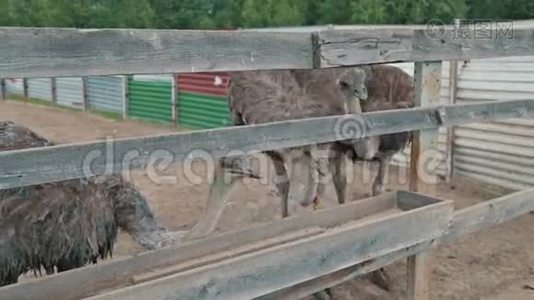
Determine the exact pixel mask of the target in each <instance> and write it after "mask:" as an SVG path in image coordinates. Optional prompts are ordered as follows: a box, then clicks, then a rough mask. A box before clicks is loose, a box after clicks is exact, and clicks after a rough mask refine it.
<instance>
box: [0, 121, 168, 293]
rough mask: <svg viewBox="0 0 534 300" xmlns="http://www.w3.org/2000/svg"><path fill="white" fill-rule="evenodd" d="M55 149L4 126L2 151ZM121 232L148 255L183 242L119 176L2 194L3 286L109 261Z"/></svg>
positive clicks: (0, 127)
mask: <svg viewBox="0 0 534 300" xmlns="http://www.w3.org/2000/svg"><path fill="white" fill-rule="evenodd" d="M51 145H53V143H52V142H50V141H48V140H46V139H45V138H42V137H40V136H38V135H37V134H36V133H34V132H32V131H31V130H29V129H27V128H25V127H22V126H19V125H17V124H15V123H13V122H0V151H8V150H17V149H26V148H32V147H46V146H51ZM119 228H120V229H122V230H124V231H125V232H128V233H129V234H130V235H131V236H132V237H133V238H134V239H135V240H136V241H137V242H138V243H139V244H140V245H141V246H143V247H144V248H145V249H147V250H151V249H156V248H159V247H162V246H165V245H169V244H172V243H175V242H177V241H178V235H177V234H176V233H171V232H169V231H167V230H166V229H165V228H164V227H163V226H161V225H160V224H159V223H158V222H157V221H156V219H155V218H154V215H153V213H152V211H151V210H150V208H149V206H148V203H147V201H146V199H145V198H144V197H143V196H142V195H141V194H140V193H139V192H138V191H137V190H136V189H135V187H134V186H133V185H131V184H129V183H127V182H125V181H124V180H123V179H122V177H121V176H118V175H117V176H115V175H114V176H96V177H92V178H88V179H86V180H68V181H62V182H56V183H47V184H40V185H35V186H29V187H21V188H11V189H6V190H0V249H1V251H0V285H7V284H12V283H16V282H17V281H18V277H19V276H20V275H21V274H24V273H26V272H28V271H33V272H34V273H35V274H37V273H39V274H40V272H41V269H44V270H45V271H46V273H47V274H51V273H54V271H55V269H57V271H58V272H62V271H66V270H70V269H73V268H79V267H82V266H84V265H87V264H91V263H96V262H97V261H98V259H105V258H107V257H109V256H111V255H112V253H113V247H114V244H115V242H116V239H117V234H118V229H119Z"/></svg>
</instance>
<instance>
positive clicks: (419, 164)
mask: <svg viewBox="0 0 534 300" xmlns="http://www.w3.org/2000/svg"><path fill="white" fill-rule="evenodd" d="M441 67H442V62H441V61H435V62H417V63H415V78H414V79H415V105H416V106H430V105H434V104H438V103H439V96H440V90H441ZM428 117H429V118H432V117H436V116H428ZM438 133H439V132H438V129H432V130H421V131H416V132H414V138H413V142H412V151H411V158H410V190H412V191H421V192H426V193H429V194H433V193H434V192H435V188H436V184H437V176H436V174H435V173H434V172H433V170H429V169H428V168H427V167H426V165H427V161H426V160H434V159H437V158H436V157H434V156H435V155H437V153H438V152H437V144H438ZM431 275H432V251H431V249H428V250H427V251H424V252H420V253H418V254H415V255H412V256H410V257H409V258H408V295H407V298H408V299H413V300H428V299H429V298H430V280H431Z"/></svg>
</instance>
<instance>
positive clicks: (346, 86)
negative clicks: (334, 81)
mask: <svg viewBox="0 0 534 300" xmlns="http://www.w3.org/2000/svg"><path fill="white" fill-rule="evenodd" d="M339 86H340V87H342V88H348V87H349V84H348V83H346V82H345V81H340V82H339Z"/></svg>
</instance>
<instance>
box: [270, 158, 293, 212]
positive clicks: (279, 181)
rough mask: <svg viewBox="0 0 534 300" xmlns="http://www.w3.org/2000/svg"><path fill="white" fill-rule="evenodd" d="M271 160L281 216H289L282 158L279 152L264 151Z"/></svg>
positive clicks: (287, 180)
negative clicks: (280, 206)
mask: <svg viewBox="0 0 534 300" xmlns="http://www.w3.org/2000/svg"><path fill="white" fill-rule="evenodd" d="M265 154H266V155H267V156H269V158H271V161H272V162H273V166H274V171H275V173H276V177H275V184H276V188H277V189H278V193H279V194H280V198H281V201H282V202H281V204H282V218H285V217H287V216H289V203H288V201H289V177H288V174H287V170H286V167H285V164H284V158H283V157H282V155H280V153H278V152H275V151H267V152H265Z"/></svg>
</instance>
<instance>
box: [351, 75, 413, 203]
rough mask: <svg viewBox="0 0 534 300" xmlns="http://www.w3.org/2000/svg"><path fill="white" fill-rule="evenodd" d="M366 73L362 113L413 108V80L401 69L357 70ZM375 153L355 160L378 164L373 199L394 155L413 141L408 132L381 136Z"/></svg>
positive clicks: (379, 188) (359, 156) (381, 190)
mask: <svg viewBox="0 0 534 300" xmlns="http://www.w3.org/2000/svg"><path fill="white" fill-rule="evenodd" d="M360 68H361V69H362V70H363V71H364V73H365V86H366V87H367V91H368V95H367V99H366V100H365V101H362V103H361V107H362V111H363V112H373V111H382V110H390V109H403V108H410V107H414V96H415V94H414V85H413V79H412V77H411V76H410V75H408V74H407V73H406V72H404V71H403V70H401V69H400V68H397V67H394V66H389V65H371V66H364V67H360ZM378 139H379V141H378V144H379V146H378V151H377V152H376V153H375V155H374V156H372V158H371V159H369V158H368V157H362V156H361V155H359V154H358V153H356V155H355V156H354V157H353V159H354V160H373V161H378V173H377V175H376V178H375V180H374V181H373V186H372V195H373V196H375V195H378V194H380V193H381V192H383V190H384V179H385V176H386V169H387V166H388V165H389V163H390V162H391V158H392V157H393V155H394V154H395V153H398V152H400V151H402V150H403V149H404V148H406V147H407V146H408V144H409V143H410V142H411V141H412V134H411V132H399V133H392V134H384V135H380V136H379V137H378Z"/></svg>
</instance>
